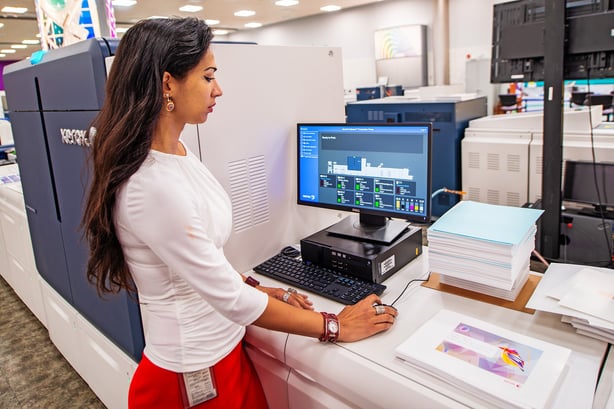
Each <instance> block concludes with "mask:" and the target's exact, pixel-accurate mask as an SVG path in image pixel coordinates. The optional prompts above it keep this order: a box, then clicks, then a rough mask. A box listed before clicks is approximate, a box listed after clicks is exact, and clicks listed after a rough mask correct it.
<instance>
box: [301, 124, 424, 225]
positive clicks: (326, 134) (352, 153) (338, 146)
mask: <svg viewBox="0 0 614 409" xmlns="http://www.w3.org/2000/svg"><path fill="white" fill-rule="evenodd" d="M297 134H298V141H297V142H298V203H299V204H304V205H313V206H319V207H327V208H334V209H345V210H358V211H360V212H362V211H365V212H367V213H370V214H377V215H384V216H390V217H395V218H403V219H407V220H413V221H421V222H424V221H428V220H429V219H430V194H431V179H430V176H431V162H430V160H431V147H430V143H431V125H430V124H388V123H382V124H369V125H357V124H298V125H297Z"/></svg>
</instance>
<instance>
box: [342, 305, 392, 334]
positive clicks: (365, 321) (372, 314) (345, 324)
mask: <svg viewBox="0 0 614 409" xmlns="http://www.w3.org/2000/svg"><path fill="white" fill-rule="evenodd" d="M376 306H377V307H378V308H376ZM378 310H380V311H381V312H380V313H379V314H378ZM396 316H397V310H396V308H394V307H392V306H388V305H382V300H381V299H380V298H379V297H378V296H377V295H375V294H371V295H370V296H368V297H366V298H364V299H363V300H361V301H359V302H357V303H356V304H354V305H350V306H347V307H345V308H344V309H343V310H341V312H340V313H339V314H337V318H338V319H339V337H338V338H337V340H338V341H340V342H353V341H358V340H361V339H364V338H367V337H370V336H371V335H375V334H377V333H379V332H382V331H386V330H387V329H390V327H392V325H393V324H394V320H395V318H396Z"/></svg>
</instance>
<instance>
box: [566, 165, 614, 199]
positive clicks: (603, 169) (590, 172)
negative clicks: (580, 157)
mask: <svg viewBox="0 0 614 409" xmlns="http://www.w3.org/2000/svg"><path fill="white" fill-rule="evenodd" d="M597 189H599V190H597ZM597 192H599V194H598V193H597ZM563 200H566V201H569V202H576V203H587V204H591V205H593V206H604V207H611V206H614V163H607V162H600V163H593V162H588V161H586V162H585V161H571V160H568V161H565V180H564V183H563Z"/></svg>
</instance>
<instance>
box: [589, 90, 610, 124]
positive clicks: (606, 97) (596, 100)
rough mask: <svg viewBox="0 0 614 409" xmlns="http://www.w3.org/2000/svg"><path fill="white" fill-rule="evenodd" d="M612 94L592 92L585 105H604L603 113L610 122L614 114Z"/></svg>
mask: <svg viewBox="0 0 614 409" xmlns="http://www.w3.org/2000/svg"><path fill="white" fill-rule="evenodd" d="M612 99H614V95H612V94H591V95H587V96H586V101H585V105H601V106H602V107H603V111H602V114H603V115H604V116H605V117H606V120H607V121H608V122H610V121H612V119H613V118H612V116H614V109H612Z"/></svg>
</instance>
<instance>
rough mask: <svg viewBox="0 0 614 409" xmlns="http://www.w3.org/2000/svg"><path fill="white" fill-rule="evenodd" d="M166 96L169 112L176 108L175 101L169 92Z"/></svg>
mask: <svg viewBox="0 0 614 409" xmlns="http://www.w3.org/2000/svg"><path fill="white" fill-rule="evenodd" d="M164 96H165V97H166V110H167V111H168V112H172V111H173V109H175V103H174V102H173V100H172V99H171V96H170V95H169V94H164Z"/></svg>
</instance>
